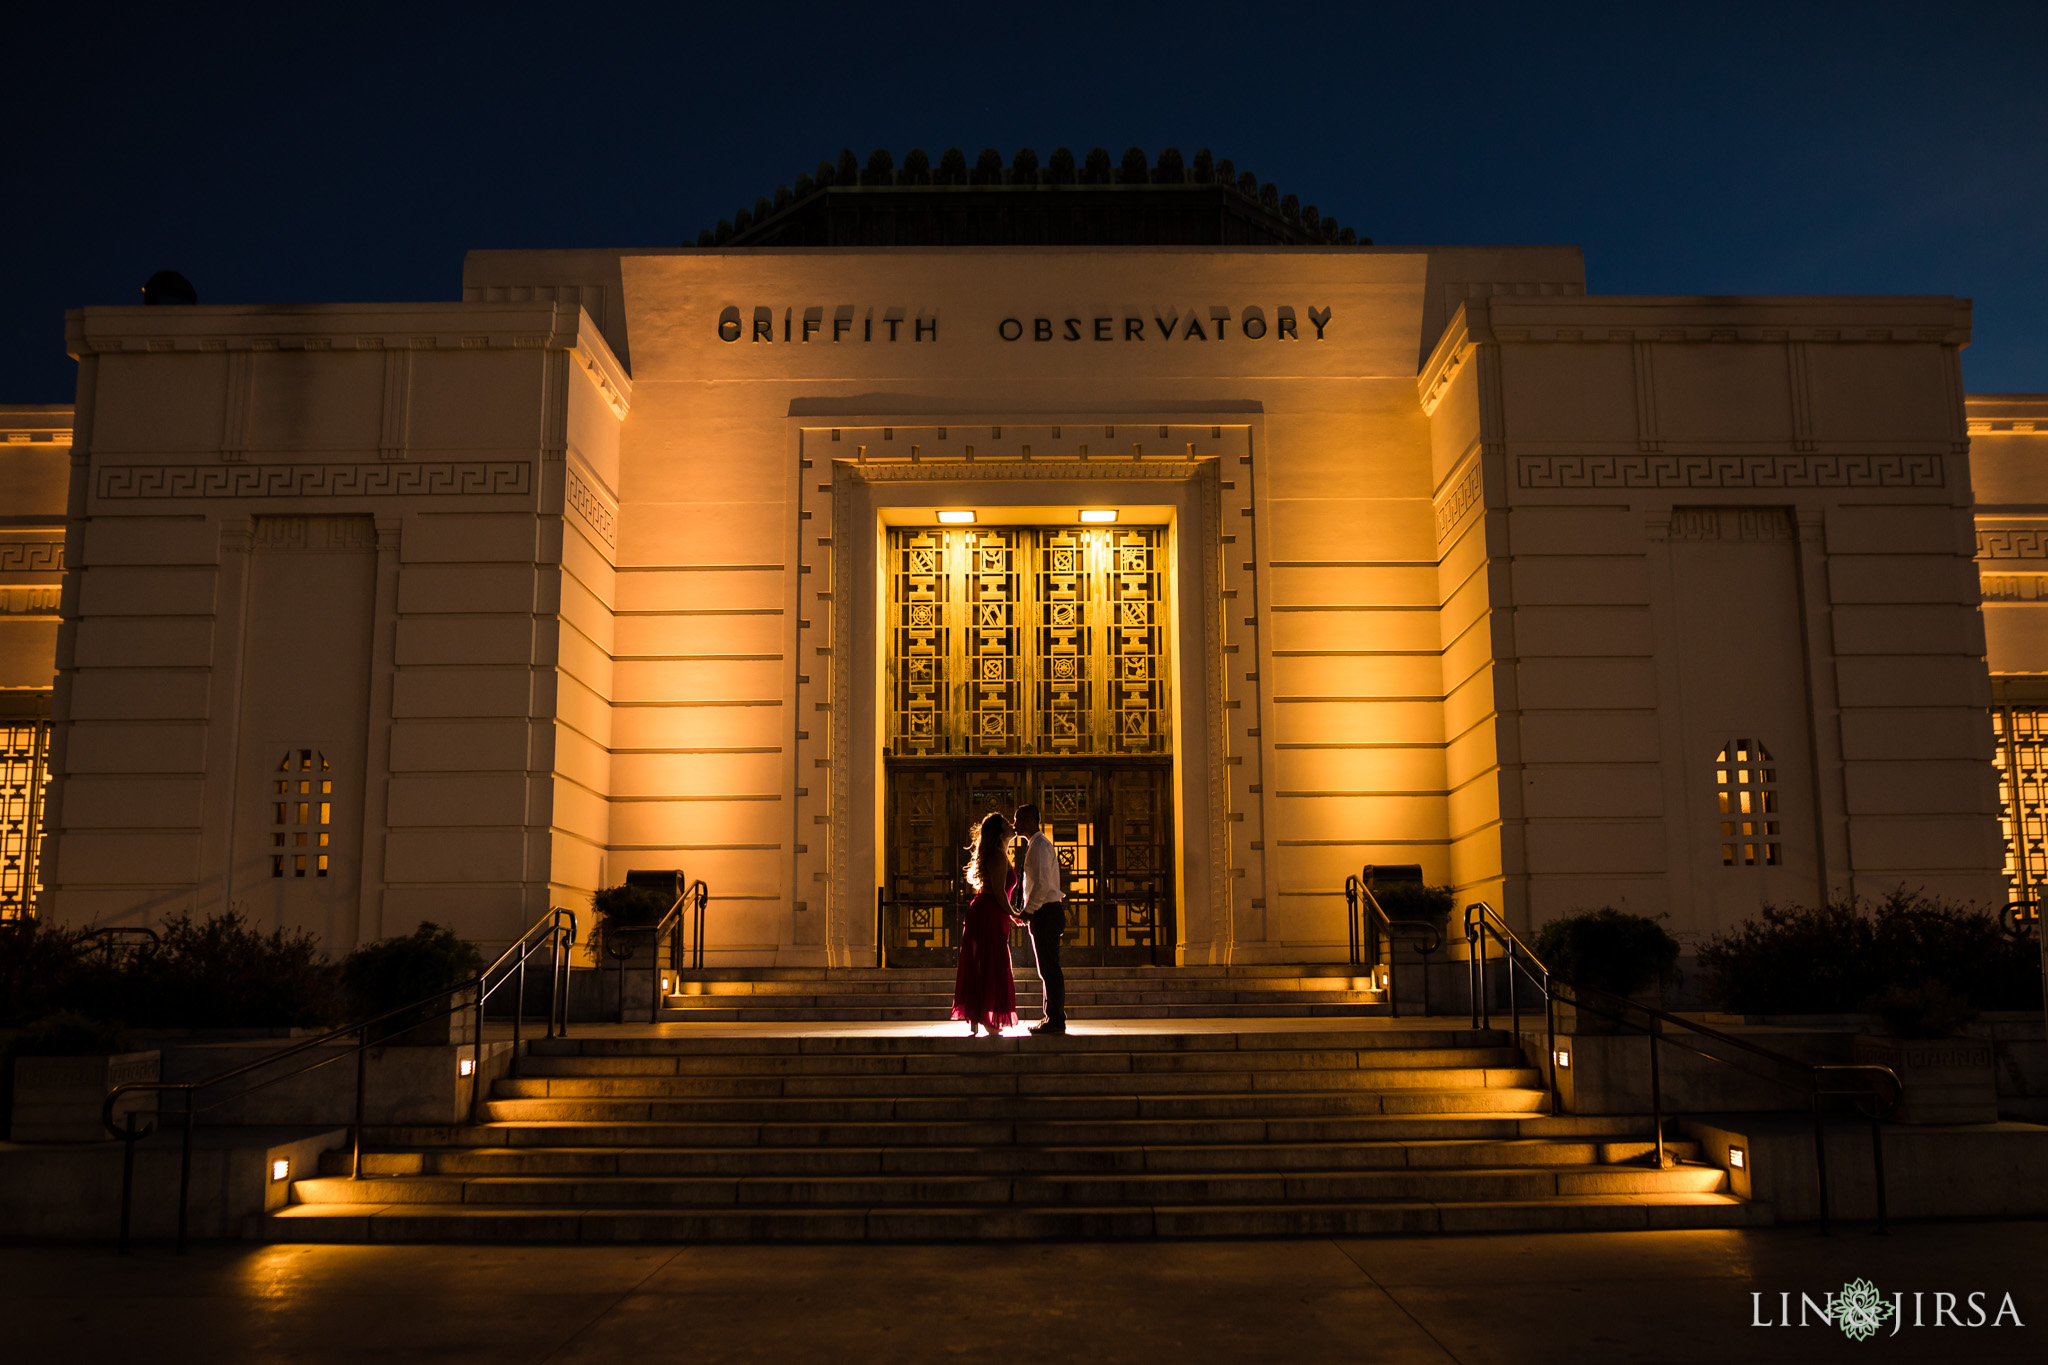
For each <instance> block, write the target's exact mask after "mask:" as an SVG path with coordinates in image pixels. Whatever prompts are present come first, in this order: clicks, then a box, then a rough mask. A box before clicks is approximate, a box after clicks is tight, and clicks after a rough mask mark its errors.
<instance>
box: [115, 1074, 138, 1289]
mask: <svg viewBox="0 0 2048 1365" xmlns="http://www.w3.org/2000/svg"><path fill="white" fill-rule="evenodd" d="M134 1206H135V1111H134V1110H133V1109H130V1110H129V1111H128V1135H127V1136H126V1137H124V1138H122V1139H121V1241H120V1245H119V1246H117V1247H116V1248H115V1253H114V1254H115V1255H117V1256H126V1255H127V1254H128V1213H129V1210H130V1209H132V1208H133V1207H134Z"/></svg>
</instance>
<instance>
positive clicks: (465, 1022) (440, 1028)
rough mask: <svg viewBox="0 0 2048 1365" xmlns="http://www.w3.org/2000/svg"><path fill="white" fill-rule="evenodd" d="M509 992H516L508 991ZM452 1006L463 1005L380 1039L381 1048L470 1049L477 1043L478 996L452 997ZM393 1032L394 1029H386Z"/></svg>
mask: <svg viewBox="0 0 2048 1365" xmlns="http://www.w3.org/2000/svg"><path fill="white" fill-rule="evenodd" d="M505 989H506V990H510V989H512V988H511V987H509V986H508V987H506V988H505ZM448 1004H449V1005H459V1006H460V1008H458V1009H455V1010H454V1011H453V1012H452V1013H448V1014H443V1015H440V1016H438V1017H436V1018H433V1019H429V1020H427V1021H426V1022H424V1023H420V1024H414V1025H413V1026H412V1027H411V1028H409V1029H405V1030H403V1031H401V1032H398V1033H392V1034H387V1035H386V1036H384V1037H383V1038H380V1039H378V1046H380V1047H449V1046H466V1045H468V1044H469V1043H471V1042H473V1041H475V1039H476V992H475V991H474V990H466V991H463V992H461V993H460V994H457V995H454V996H451V997H449V1000H448ZM382 1027H384V1028H389V1027H390V1025H389V1024H386V1025H382Z"/></svg>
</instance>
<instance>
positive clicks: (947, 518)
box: [939, 512, 974, 526]
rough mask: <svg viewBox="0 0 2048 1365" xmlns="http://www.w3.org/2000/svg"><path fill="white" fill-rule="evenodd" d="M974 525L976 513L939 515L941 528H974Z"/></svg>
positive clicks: (943, 513)
mask: <svg viewBox="0 0 2048 1365" xmlns="http://www.w3.org/2000/svg"><path fill="white" fill-rule="evenodd" d="M973 524H974V513H972V512H941V513H939V525H941V526H972V525H973Z"/></svg>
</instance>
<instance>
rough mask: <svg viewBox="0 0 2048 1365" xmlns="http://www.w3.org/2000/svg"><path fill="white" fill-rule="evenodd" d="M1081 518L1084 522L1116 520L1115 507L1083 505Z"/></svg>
mask: <svg viewBox="0 0 2048 1365" xmlns="http://www.w3.org/2000/svg"><path fill="white" fill-rule="evenodd" d="M1081 520H1082V521H1084V522H1109V521H1115V520H1116V509H1115V508H1114V507H1083V508H1082V509H1081Z"/></svg>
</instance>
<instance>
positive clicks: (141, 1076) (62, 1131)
mask: <svg viewBox="0 0 2048 1365" xmlns="http://www.w3.org/2000/svg"><path fill="white" fill-rule="evenodd" d="M162 1071H163V1054H162V1053H160V1052H117V1053H114V1054H112V1055H111V1056H100V1057H20V1058H17V1059H16V1060H15V1063H14V1124H13V1130H12V1133H11V1136H12V1137H13V1139H14V1141H16V1142H110V1141H112V1140H113V1139H112V1136H111V1135H110V1134H109V1133H108V1132H107V1126H106V1124H104V1123H102V1122H101V1121H100V1109H101V1106H103V1105H104V1104H106V1102H107V1092H108V1091H109V1090H111V1089H113V1088H114V1087H115V1086H117V1085H125V1084H127V1083H128V1082H130V1081H154V1080H158V1079H160V1078H161V1075H162ZM156 1099H157V1097H156V1095H155V1094H153V1093H146V1094H139V1095H125V1096H123V1097H122V1099H121V1102H120V1103H119V1104H117V1105H115V1106H114V1120H115V1122H117V1123H118V1122H119V1121H120V1120H121V1118H122V1116H123V1115H126V1114H130V1113H152V1112H154V1111H155V1109H156V1107H157V1106H156Z"/></svg>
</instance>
